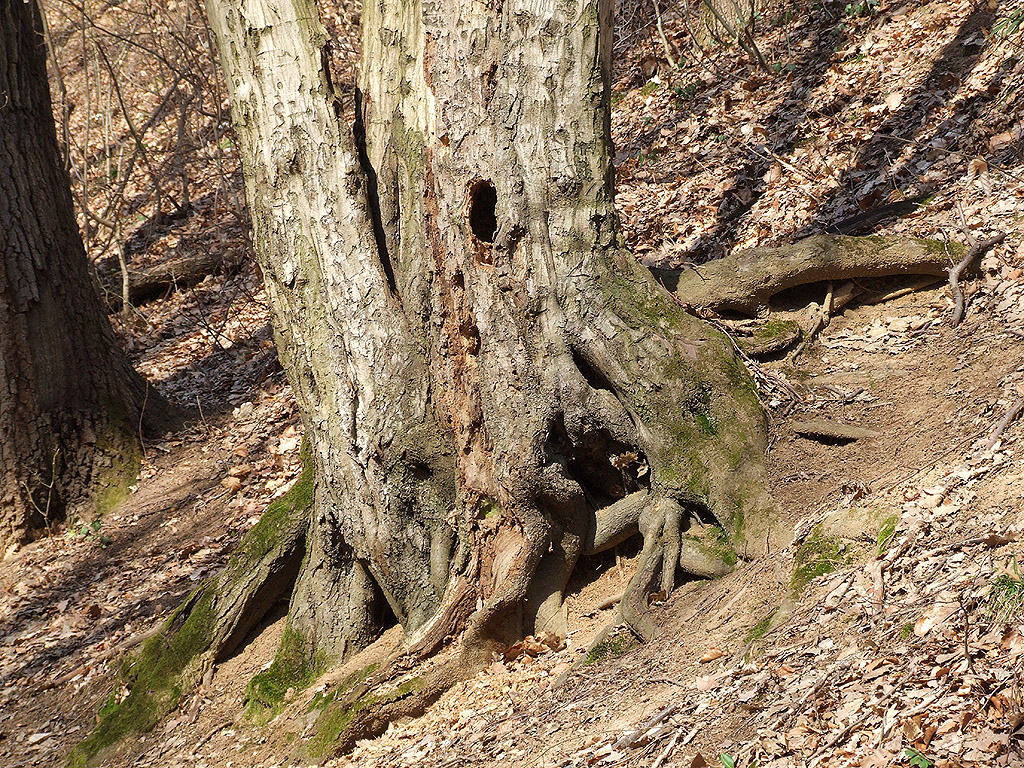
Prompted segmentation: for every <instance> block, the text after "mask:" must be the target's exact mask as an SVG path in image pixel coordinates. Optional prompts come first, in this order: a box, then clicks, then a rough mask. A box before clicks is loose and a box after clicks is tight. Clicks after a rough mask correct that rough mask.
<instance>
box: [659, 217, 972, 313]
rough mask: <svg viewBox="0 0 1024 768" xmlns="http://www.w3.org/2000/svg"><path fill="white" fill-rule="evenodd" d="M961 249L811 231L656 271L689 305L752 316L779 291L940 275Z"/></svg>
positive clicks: (928, 242) (933, 242)
mask: <svg viewBox="0 0 1024 768" xmlns="http://www.w3.org/2000/svg"><path fill="white" fill-rule="evenodd" d="M964 250H965V249H964V247H963V246H962V245H960V244H956V243H944V242H942V241H939V240H921V239H917V238H905V237H873V236H872V237H844V236H834V235H816V236H814V237H809V238H807V239H806V240H801V241H800V242H798V243H794V244H792V245H785V246H781V247H778V248H751V249H749V250H746V251H739V252H737V253H734V254H732V255H730V256H726V257H725V258H723V259H717V260H715V261H712V262H709V263H707V264H703V265H701V266H699V267H694V268H691V269H687V270H685V271H683V272H680V273H674V272H669V271H667V270H656V271H655V275H656V276H658V277H660V278H662V279H663V280H665V284H666V285H668V286H669V288H671V289H673V290H674V291H675V292H676V294H677V295H678V296H679V298H680V299H681V300H682V301H683V302H684V303H686V304H688V305H690V306H692V307H704V308H707V309H712V310H715V311H723V310H725V311H731V312H740V313H743V314H748V315H753V314H754V313H755V312H756V311H757V309H758V308H759V307H762V306H765V305H767V303H768V301H769V299H771V298H772V297H773V296H774V295H775V294H777V293H779V292H780V291H784V290H786V289H787V288H793V287H795V286H798V285H807V284H809V283H817V282H821V281H825V280H848V279H851V278H857V277H887V276H892V275H945V274H946V273H947V272H948V270H949V267H950V266H951V265H952V264H953V263H954V262H955V261H956V260H957V259H959V258H960V257H961V256H962V255H963V252H964Z"/></svg>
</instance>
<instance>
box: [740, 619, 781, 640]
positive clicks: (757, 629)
mask: <svg viewBox="0 0 1024 768" xmlns="http://www.w3.org/2000/svg"><path fill="white" fill-rule="evenodd" d="M774 615H775V614H774V613H773V614H769V615H768V616H765V617H764V618H763V619H761V620H760V621H759V622H757V624H755V625H754V626H752V627H751V628H750V631H749V632H747V642H748V643H753V642H755V641H757V640H760V639H761V638H762V637H764V636H765V635H767V634H768V630H769V629H771V628H772V617H773V616H774Z"/></svg>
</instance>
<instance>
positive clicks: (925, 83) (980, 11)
mask: <svg viewBox="0 0 1024 768" xmlns="http://www.w3.org/2000/svg"><path fill="white" fill-rule="evenodd" d="M842 7H843V6H842V4H838V5H837V4H835V3H831V4H830V3H824V4H821V5H819V6H817V9H816V10H814V11H811V10H806V11H804V15H803V16H802V17H800V18H799V19H796V20H794V21H793V22H787V25H786V26H785V29H783V30H782V31H781V32H777V33H776V34H781V35H784V36H786V37H788V39H789V40H790V41H791V42H792V41H799V44H798V45H797V46H796V47H795V49H794V50H793V58H792V60H791V61H788V62H779V63H780V64H782V65H783V66H782V69H783V72H782V73H780V75H779V76H778V79H776V80H774V81H773V79H772V78H771V77H769V76H768V75H766V74H762V73H761V72H759V71H756V70H754V69H753V67H752V66H749V65H748V66H746V67H744V66H742V65H737V64H734V66H732V67H731V68H730V69H728V70H723V71H718V72H717V73H716V74H715V75H714V76H710V75H707V76H705V75H701V76H700V77H697V75H695V74H694V73H693V65H689V66H690V69H689V70H687V71H686V72H687V74H686V75H684V76H683V77H682V78H680V77H679V76H678V75H677V76H676V77H677V80H676V82H675V83H674V87H675V88H676V89H677V93H680V92H681V93H682V96H687V97H688V98H687V99H685V100H684V99H683V98H682V97H681V98H680V99H679V100H678V104H677V107H678V110H677V112H676V113H674V114H673V116H672V118H671V119H670V120H667V121H665V122H663V123H661V124H658V125H654V126H652V127H651V128H649V129H647V130H643V131H634V135H633V136H631V137H629V139H627V141H625V142H621V143H620V146H618V147H617V149H618V152H617V153H616V164H617V166H620V170H619V176H620V185H622V182H623V181H632V182H633V183H634V184H635V185H636V186H637V187H639V186H641V185H642V184H643V181H642V179H639V180H638V179H636V178H634V179H630V177H631V176H634V175H635V174H636V173H637V171H636V170H635V168H634V166H632V165H629V166H626V167H625V168H622V167H621V166H622V164H623V163H627V162H629V161H631V160H634V159H635V158H637V157H641V158H643V157H644V153H645V151H646V152H649V153H653V149H652V144H653V142H655V141H657V140H658V137H663V136H665V135H666V134H672V133H674V134H675V136H676V137H678V136H679V127H680V126H681V125H685V124H686V123H690V124H691V126H692V125H694V124H696V125H697V130H696V134H695V135H691V137H690V138H695V139H703V140H704V141H705V142H706V140H707V138H708V136H709V134H710V132H712V131H715V130H721V131H723V133H724V132H725V127H723V126H721V125H716V124H715V122H714V120H715V119H716V118H714V117H713V112H712V105H713V100H714V99H730V98H735V97H734V96H732V95H731V94H730V93H729V90H730V89H732V90H733V92H734V93H735V92H742V91H743V90H746V91H748V92H751V93H753V92H754V91H756V90H759V89H761V88H765V89H773V93H772V95H771V96H770V97H769V98H771V99H772V100H773V101H774V102H775V105H776V106H775V108H774V109H773V110H772V112H771V113H770V114H769V115H768V116H766V117H761V118H760V122H759V124H758V125H757V127H756V129H755V133H753V134H752V135H749V136H747V138H746V139H745V140H743V141H742V142H733V143H732V147H731V148H730V149H729V150H728V152H725V153H722V154H721V155H716V156H715V157H713V158H709V157H699V156H698V157H693V156H690V157H684V158H682V159H681V160H680V158H679V156H678V153H677V154H676V155H673V156H672V160H673V161H674V162H675V167H679V166H681V168H680V170H679V171H677V172H673V173H670V174H663V175H662V178H661V179H660V180H659V179H657V178H655V181H654V182H653V183H651V184H650V186H652V187H655V189H654V190H653V191H652V194H654V193H656V192H660V190H658V189H656V185H657V184H659V183H660V184H665V183H666V182H672V181H676V180H678V179H682V178H689V177H694V176H696V175H697V174H700V173H704V174H705V177H706V176H707V171H708V170H709V168H708V165H709V164H711V163H713V164H714V166H717V167H720V168H722V169H735V171H734V172H733V173H732V174H731V178H727V179H723V181H722V182H721V183H720V184H719V186H720V187H724V192H723V193H722V194H721V196H720V198H713V202H715V203H717V210H716V211H715V212H714V225H713V226H712V227H711V228H710V229H707V230H704V231H703V232H701V233H700V237H699V240H698V241H697V242H696V243H695V244H692V245H690V247H689V252H688V254H687V257H686V258H685V259H683V260H682V261H681V262H680V263H678V264H672V265H671V266H680V265H682V266H685V265H687V263H702V262H706V261H708V260H711V259H713V258H717V257H720V256H722V255H725V254H726V253H727V252H729V251H730V250H731V249H732V247H733V246H734V244H735V243H736V241H737V240H738V238H739V233H740V232H741V230H742V229H743V228H744V227H746V226H747V225H749V224H751V223H752V222H755V221H756V218H757V214H758V212H757V205H758V203H759V202H761V201H762V200H763V199H764V196H765V194H766V193H767V192H768V191H769V189H770V188H771V183H770V181H769V180H768V178H767V176H768V174H769V173H770V172H772V169H773V168H775V169H777V168H778V167H780V166H782V167H786V169H787V170H788V171H790V172H792V173H796V174H800V173H801V170H800V169H799V168H796V167H795V166H793V165H792V164H791V163H789V162H788V161H787V157H788V156H791V154H792V153H793V151H794V150H795V149H796V148H797V147H799V146H800V145H801V143H802V142H804V141H807V142H808V143H813V141H814V138H815V137H814V136H810V135H804V132H805V131H808V130H809V129H810V126H809V120H808V118H820V117H830V118H836V116H840V115H843V114H844V113H846V112H847V111H848V110H850V109H851V108H853V107H854V106H855V105H858V102H864V101H868V104H870V100H869V99H870V97H867V96H865V94H863V93H859V92H856V91H854V90H852V89H838V90H837V91H835V92H834V93H833V94H831V97H830V98H828V100H827V102H826V103H825V104H824V105H822V106H814V103H815V101H816V100H817V99H820V93H821V91H822V90H823V87H824V86H825V85H826V83H827V79H826V78H827V74H828V72H829V71H830V70H831V69H832V68H833V67H835V66H836V64H837V59H836V56H835V53H836V52H838V51H841V50H843V49H844V48H848V47H849V45H850V44H851V43H854V42H859V41H861V40H863V39H864V34H865V29H864V27H865V25H863V24H862V25H861V27H859V28H858V29H856V30H853V29H851V28H849V25H848V24H847V22H848V20H844V17H843V15H842V13H841V12H839V11H838V10H836V9H838V8H842ZM829 8H832V11H830V10H829ZM914 9H915V4H913V3H911V2H909V0H904V1H903V2H896V3H892V4H890V5H888V6H887V7H886V8H885V9H884V11H883V12H882V13H880V14H879V16H878V18H877V20H875V21H873V22H871V23H870V24H869V25H867V26H868V27H869V28H870V29H878V28H882V27H883V26H884V25H885V24H887V23H888V22H889V21H890V20H891V19H892V18H893V17H895V16H897V15H902V14H904V13H908V12H913V11H914ZM995 18H996V11H995V10H990V9H989V8H988V7H987V2H985V1H984V0H983V2H981V3H980V4H979V5H978V6H976V7H975V8H974V9H973V10H972V11H971V13H970V14H969V15H968V17H967V18H965V19H964V21H963V22H962V23H961V24H960V25H958V27H957V28H956V29H955V31H954V32H953V35H952V37H951V38H950V39H949V40H948V42H947V43H946V44H945V45H944V46H943V48H942V50H941V52H940V54H939V55H938V57H937V58H936V60H935V62H934V63H933V64H932V66H931V67H930V69H929V71H928V73H927V74H926V75H925V76H924V77H923V78H922V79H921V80H920V81H917V82H909V83H907V84H906V87H905V88H904V91H905V95H904V98H903V101H902V103H900V104H899V106H898V107H897V108H895V109H892V110H890V113H889V114H888V115H887V116H886V118H885V119H884V121H883V123H882V124H881V125H880V126H878V128H877V129H875V130H874V131H872V133H871V137H870V138H869V139H868V141H867V142H866V144H865V145H864V146H862V147H860V148H859V149H858V150H857V152H856V153H855V155H854V157H853V158H852V160H851V162H850V163H848V164H847V166H846V167H845V168H841V169H839V170H838V171H837V172H835V176H836V183H835V186H834V187H833V188H832V190H831V191H830V192H829V193H828V194H827V195H825V196H823V197H820V196H814V195H812V194H811V193H808V192H800V193H799V194H804V195H806V196H807V197H808V198H811V197H813V198H814V199H813V200H810V199H809V201H808V208H810V209H811V218H810V220H809V221H807V219H806V218H805V219H804V220H803V221H802V222H799V223H798V224H796V225H794V229H793V230H791V231H789V232H786V231H780V230H775V231H773V232H771V233H769V239H770V240H772V241H773V242H778V241H780V240H795V239H800V238H802V237H805V236H808V235H811V234H816V233H820V232H822V231H834V230H835V228H836V226H837V225H836V222H837V220H838V219H840V218H841V217H842V215H843V214H849V213H850V212H855V211H869V212H871V213H872V214H873V215H872V216H870V217H866V220H865V221H859V222H854V223H855V224H857V225H859V227H860V231H857V232H849V233H851V234H854V233H856V234H863V233H866V232H869V231H871V230H873V229H874V228H876V227H877V226H879V225H880V224H884V223H887V222H889V221H891V220H893V219H894V218H896V217H897V216H899V215H903V214H905V213H906V212H908V210H914V209H916V206H915V205H913V202H915V201H916V202H920V201H921V200H922V199H923V198H924V197H925V196H926V195H927V194H928V193H929V192H930V191H931V190H932V189H933V187H930V186H928V185H926V184H923V183H921V182H920V181H919V180H918V179H917V177H916V176H915V172H916V171H917V170H918V169H919V167H920V166H921V165H923V163H924V161H926V160H928V159H929V154H930V153H935V152H956V151H961V152H966V151H968V150H970V151H973V150H974V147H973V145H972V146H965V144H969V143H970V142H971V141H972V139H970V138H969V139H968V140H967V141H966V142H964V141H960V140H958V141H947V142H946V144H945V145H943V140H945V137H946V136H952V135H953V134H954V131H953V129H954V128H955V127H956V128H960V130H962V126H963V125H964V124H965V123H970V122H972V121H973V120H975V119H977V116H978V114H979V112H980V108H981V107H982V106H983V105H984V104H986V103H987V102H988V101H990V100H991V99H992V98H994V94H995V93H997V92H998V90H999V84H1000V82H1001V81H1002V80H1003V79H1005V78H1006V77H1007V75H1008V73H1009V71H1010V68H1011V67H1012V66H1013V65H1014V63H1015V62H1014V60H1013V59H1010V60H1009V61H1007V62H1006V63H1004V65H1003V66H1002V68H1001V69H1000V70H999V71H998V72H996V73H995V74H994V75H993V77H992V78H991V81H990V83H989V84H988V85H989V87H988V88H987V89H984V88H983V89H981V90H978V91H975V92H972V93H970V94H969V95H966V97H964V98H961V99H960V100H959V101H957V103H956V109H955V113H954V114H951V115H950V116H949V117H948V118H947V119H945V120H943V121H941V122H940V123H939V124H938V125H936V126H934V127H929V117H930V116H931V115H933V114H934V110H935V109H937V108H940V107H941V106H943V105H944V104H945V103H946V102H947V101H948V100H950V99H954V98H957V97H958V94H960V93H961V91H962V90H963V89H964V88H965V83H966V81H967V79H968V77H969V75H970V73H971V72H972V70H973V68H974V67H975V65H976V63H977V62H978V60H979V58H980V57H981V55H982V54H983V53H984V52H985V50H986V47H987V46H988V44H989V39H988V37H987V35H986V30H987V29H988V28H989V27H990V26H991V24H992V22H993V21H994V20H995ZM855 55H856V54H855ZM717 58H718V59H719V60H722V59H723V56H722V55H719V56H718V57H717ZM786 71H789V74H788V75H784V73H785V72H786ZM784 76H785V78H786V80H785V85H783V84H782V83H781V82H780V81H781V79H782V78H783V77H784ZM628 77H629V73H628V72H626V71H623V72H622V73H621V74H620V76H619V87H620V88H621V87H622V83H623V81H624V80H625V79H626V78H628ZM686 77H690V78H696V79H695V80H691V82H690V83H689V84H682V83H684V82H685V78H686ZM704 77H708V82H707V83H704V82H703V80H702V78H704ZM695 82H699V83H702V85H703V86H705V88H704V90H706V91H707V92H708V93H709V94H711V95H710V96H703V95H701V96H697V97H694V95H693V94H691V93H688V91H687V89H689V88H690V86H691V85H692V84H693V83H695ZM736 83H739V85H740V88H739V89H736V88H734V84H736ZM681 84H682V85H681ZM1020 100H1021V95H1020V94H1015V95H1013V96H1012V99H1010V100H1009V104H1010V106H1011V107H1012V106H1013V105H1017V106H1019V102H1020ZM879 101H880V99H879ZM864 106H867V105H864ZM837 122H839V120H838V118H837ZM737 133H738V131H737ZM691 134H692V128H691ZM711 135H713V134H711ZM620 138H621V136H620ZM684 138H686V137H684ZM670 141H671V139H670ZM975 143H976V142H975ZM1008 151H1012V150H1008ZM666 164H667V163H666ZM657 170H658V169H657V168H656V167H655V172H656V171H657ZM711 170H714V169H711ZM652 175H653V174H652ZM879 176H882V177H883V178H884V181H885V184H875V185H872V186H871V187H870V188H869V189H868V190H867V191H865V190H864V187H865V186H866V181H867V180H868V179H875V178H877V177H879ZM808 179H810V177H809V176H808ZM886 185H888V186H886ZM876 189H878V191H877V193H875V190H876ZM897 190H898V191H899V192H898V193H897V192H896V191H897ZM891 193H892V194H891ZM900 193H902V194H900ZM713 194H714V193H713ZM914 195H917V198H916V199H912V200H910V201H908V200H906V197H911V198H913V196H914ZM890 197H892V198H893V199H897V200H903V203H902V204H893V205H891V206H887V204H889V202H890ZM680 202H682V201H680ZM663 243H664V239H663Z"/></svg>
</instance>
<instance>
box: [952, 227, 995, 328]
mask: <svg viewBox="0 0 1024 768" xmlns="http://www.w3.org/2000/svg"><path fill="white" fill-rule="evenodd" d="M971 239H973V238H971ZM1005 239H1006V233H1005V232H998V233H996V234H995V235H993V236H992V237H990V238H989V239H988V240H983V241H982V242H980V243H975V244H974V246H973V247H972V248H971V250H969V251H968V252H967V255H966V256H964V257H963V259H962V260H961V261H960V263H959V264H957V265H956V266H955V267H953V268H952V269H951V270H949V289H950V291H952V293H953V302H954V307H953V317H952V319H951V320H950V323H951V324H952V326H953V327H954V328H956V327H957V326H958V325H960V323H961V322H962V321H963V319H964V293H963V291H961V290H960V275H961V274H962V273H963V271H964V270H965V269H967V268H968V267H969V266H970V265H971V263H972V262H973V261H974V260H975V259H977V258H978V257H979V256H981V255H982V254H983V253H985V252H986V251H987V250H988V249H989V248H991V247H992V246H994V245H999V243H1001V242H1003V240H1005Z"/></svg>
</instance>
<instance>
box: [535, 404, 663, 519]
mask: <svg viewBox="0 0 1024 768" xmlns="http://www.w3.org/2000/svg"><path fill="white" fill-rule="evenodd" d="M547 452H548V456H549V460H551V461H557V462H559V463H562V464H564V466H565V468H566V471H567V472H568V474H569V476H570V477H571V478H572V479H573V480H574V481H576V483H577V484H578V485H579V486H580V488H582V489H583V493H584V495H585V497H586V500H587V505H588V506H589V507H590V508H591V509H601V508H602V507H606V506H608V505H609V504H612V503H614V502H616V501H618V500H619V499H621V498H622V497H624V496H627V495H628V494H630V493H633V492H634V491H638V490H641V489H643V488H648V487H650V472H649V470H648V469H647V457H646V456H644V454H643V452H642V451H641V450H639V449H638V448H637V447H636V446H632V445H628V444H626V443H621V442H619V441H618V440H616V439H615V438H614V437H613V436H612V435H611V433H609V432H608V430H606V429H597V430H593V431H588V432H586V433H584V434H582V435H578V436H576V437H575V438H571V437H570V436H569V435H568V433H567V431H566V428H565V422H564V418H563V417H562V416H561V415H559V416H558V417H557V418H556V419H555V421H554V422H553V424H552V426H551V431H550V434H549V438H548V446H547Z"/></svg>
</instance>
